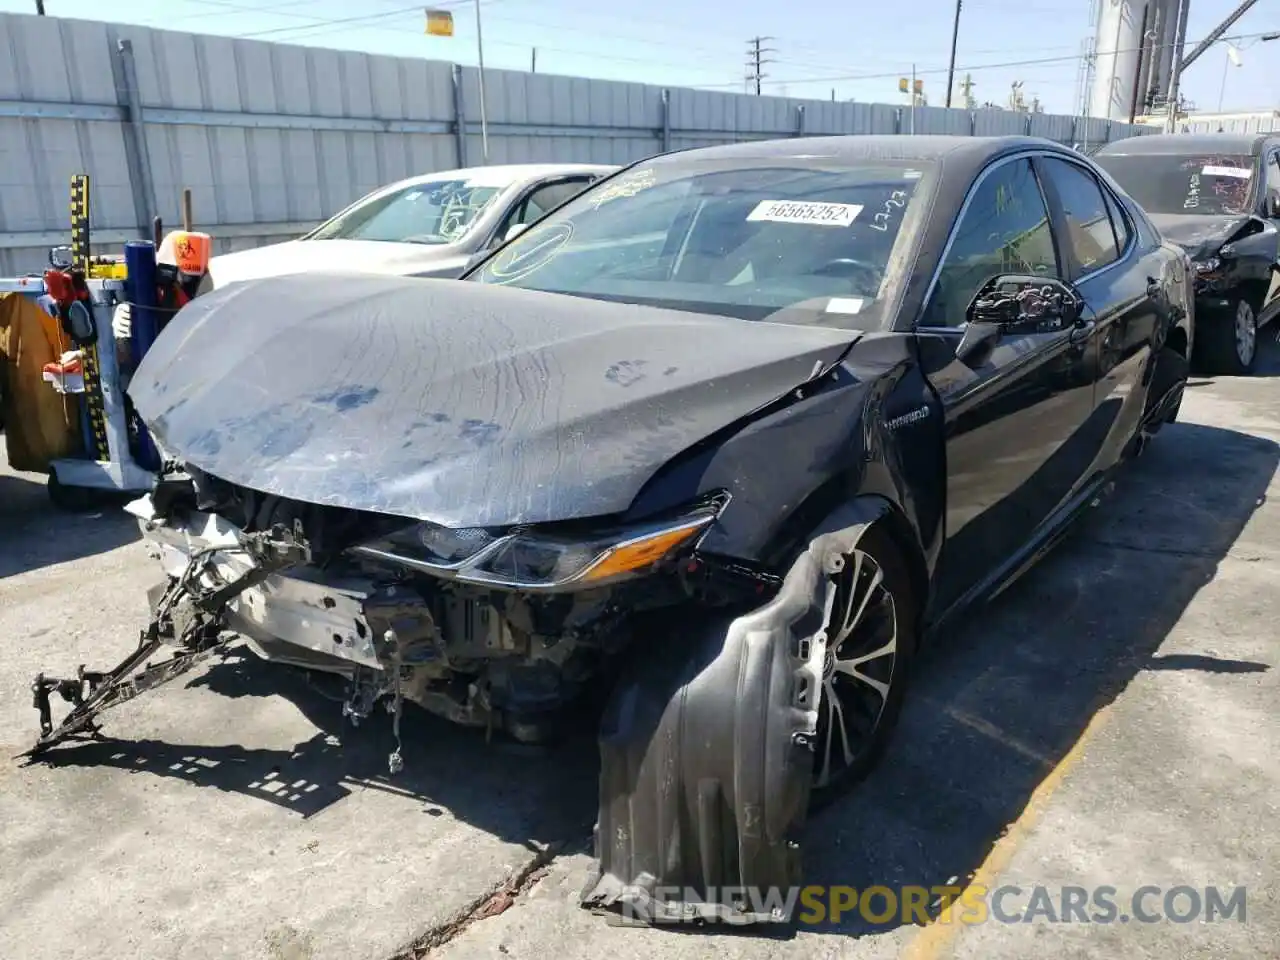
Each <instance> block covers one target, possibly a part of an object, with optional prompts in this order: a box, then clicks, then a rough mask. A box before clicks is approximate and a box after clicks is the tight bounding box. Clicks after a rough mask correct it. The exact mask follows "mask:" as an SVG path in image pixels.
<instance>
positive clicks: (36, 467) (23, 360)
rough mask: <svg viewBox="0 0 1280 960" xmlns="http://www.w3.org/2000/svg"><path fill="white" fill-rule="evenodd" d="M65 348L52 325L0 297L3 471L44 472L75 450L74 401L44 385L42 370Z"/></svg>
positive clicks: (34, 309)
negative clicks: (5, 458)
mask: <svg viewBox="0 0 1280 960" xmlns="http://www.w3.org/2000/svg"><path fill="white" fill-rule="evenodd" d="M67 349H69V347H68V346H67V338H66V335H65V334H63V332H62V330H61V329H60V328H59V326H58V321H57V320H55V319H54V318H53V317H51V316H49V315H48V314H47V313H45V312H44V311H43V310H41V309H40V308H39V307H38V306H36V303H35V301H34V300H32V299H31V298H30V297H25V296H23V295H22V294H18V293H10V294H3V293H0V396H2V397H3V401H0V402H3V403H4V408H5V409H4V438H5V446H6V448H7V452H8V454H9V466H10V467H12V468H13V469H15V470H29V471H31V472H33V473H48V472H49V462H50V461H51V460H57V459H59V458H61V457H67V456H75V455H76V454H77V453H78V452H79V450H80V446H81V438H80V417H79V413H78V409H79V407H78V401H77V398H76V397H74V396H63V395H62V394H60V393H58V392H57V391H55V390H54V389H53V385H52V384H49V383H45V381H44V376H43V374H44V365H45V364H46V363H53V362H54V361H55V360H57V359H58V358H59V357H60V356H62V352H63V351H64V350H67Z"/></svg>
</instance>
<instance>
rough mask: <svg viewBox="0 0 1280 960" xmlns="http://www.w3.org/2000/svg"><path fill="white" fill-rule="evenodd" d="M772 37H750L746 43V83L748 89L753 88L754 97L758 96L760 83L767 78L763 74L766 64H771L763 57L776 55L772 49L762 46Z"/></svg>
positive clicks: (770, 61) (775, 51)
mask: <svg viewBox="0 0 1280 960" xmlns="http://www.w3.org/2000/svg"><path fill="white" fill-rule="evenodd" d="M773 39H774V38H773V37H752V38H751V39H750V40H748V41H747V71H748V72H747V83H748V85H749V88H750V87H754V88H755V93H756V96H757V97H758V96H760V81H761V80H763V79H764V78H765V77H767V76H768V74H767V73H764V72H763V69H762V68H763V67H764V65H765V64H766V63H773V61H772V60H769V59H767V58H766V57H765V54H766V53H777V52H778V51H777V50H775V49H773V47H766V46H765V45H764V44H765V42H766V41H768V40H773Z"/></svg>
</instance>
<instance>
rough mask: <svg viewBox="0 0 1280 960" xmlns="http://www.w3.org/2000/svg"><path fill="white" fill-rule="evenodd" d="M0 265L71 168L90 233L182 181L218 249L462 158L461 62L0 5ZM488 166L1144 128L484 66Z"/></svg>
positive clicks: (49, 205) (42, 239) (57, 225)
mask: <svg viewBox="0 0 1280 960" xmlns="http://www.w3.org/2000/svg"><path fill="white" fill-rule="evenodd" d="M0 50H5V51H9V52H10V54H11V55H10V56H5V57H0V276H13V275H15V274H20V273H24V272H27V271H35V270H40V269H42V268H43V267H44V265H45V263H46V257H47V251H48V248H49V247H50V246H53V245H56V244H61V243H66V242H68V227H69V222H68V216H69V215H68V190H69V182H70V178H71V176H72V175H73V174H76V173H88V174H89V176H90V178H91V194H92V196H91V213H92V237H93V240H94V246H95V248H98V249H101V250H103V251H104V252H118V251H119V247H120V244H122V243H123V242H124V241H125V240H128V239H132V238H135V237H139V236H149V235H150V228H149V223H150V219H151V217H152V216H153V215H154V214H157V213H158V214H159V215H160V216H161V217H163V218H164V221H165V223H166V225H167V226H173V225H177V224H178V223H179V221H180V212H179V206H180V195H181V191H182V189H183V188H184V187H190V188H191V190H192V194H193V205H194V209H195V218H196V221H197V225H198V226H199V227H200V228H202V229H206V230H208V231H209V232H211V233H213V234H214V236H215V237H216V238H217V250H218V252H224V251H226V250H234V249H240V248H244V247H249V246H257V245H259V244H262V243H271V242H274V241H279V240H284V239H288V238H289V237H292V236H297V235H298V234H300V233H302V232H304V231H305V230H307V229H309V228H310V227H311V226H314V225H315V224H316V223H317V222H319V221H320V220H322V219H324V218H326V217H327V216H329V215H331V214H332V213H334V212H336V211H337V210H338V209H340V208H341V207H343V206H345V205H346V204H348V203H350V202H351V201H352V200H355V199H356V198H357V197H359V196H361V195H362V194H364V193H367V192H368V191H370V190H372V189H374V188H375V187H378V186H380V185H382V184H385V183H388V182H391V181H393V180H396V179H399V178H401V177H405V176H410V175H414V174H420V173H430V172H433V171H436V170H444V169H450V168H453V167H459V166H467V165H479V164H480V163H482V161H483V157H482V137H481V127H480V120H479V117H480V111H479V76H478V71H477V70H476V69H475V68H472V67H461V66H457V65H455V64H451V63H446V62H441V61H435V60H417V59H408V58H401V57H385V56H373V55H370V54H365V53H355V52H344V51H335V50H326V49H319V48H314V47H304V46H294V45H289V44H280V43H265V42H262V41H258V40H235V39H230V38H226V37H215V36H208V35H202V34H192V33H178V32H174V31H168V30H154V29H150V28H147V27H135V26H129V25H125V24H112V23H99V22H96V21H87V20H67V19H61V18H58V17H38V16H34V15H26V14H0ZM485 106H486V114H487V128H488V148H489V150H488V152H489V162H490V163H519V162H529V161H587V162H600V163H628V162H631V161H635V160H639V159H642V158H644V157H646V156H650V155H652V154H655V153H660V152H664V151H666V150H678V149H683V148H687V147H696V146H703V145H711V144H719V143H733V142H738V141H743V140H753V139H773V138H777V137H795V136H815V135H825V134H856V133H863V134H866V133H897V134H910V133H913V132H914V133H920V134H924V133H951V134H963V135H978V136H991V135H999V134H1031V135H1035V136H1044V137H1048V138H1050V139H1053V140H1056V141H1059V142H1062V143H1068V144H1077V143H1079V144H1084V145H1086V146H1096V145H1097V144H1098V143H1100V142H1105V141H1108V140H1114V139H1118V138H1121V137H1128V136H1134V135H1138V134H1142V133H1150V132H1153V130H1152V129H1151V128H1145V127H1136V126H1130V125H1127V124H1119V123H1113V122H1110V121H1107V120H1099V119H1084V118H1079V117H1068V116H1052V115H1046V114H1018V113H1012V112H1007V111H1000V110H979V111H975V112H969V111H965V110H955V109H952V110H947V109H944V108H940V107H923V108H918V109H916V110H914V111H912V110H911V109H909V108H907V107H901V106H893V105H888V104H864V103H834V102H829V101H824V100H800V99H795V98H788V97H756V96H750V95H746V94H736V93H718V92H709V91H703V90H692V89H678V88H673V89H664V88H662V87H659V86H653V85H647V84H640V83H617V82H612V81H606V80H587V79H583V78H579V77H559V76H551V75H546V74H530V73H523V72H519V71H511V70H486V71H485Z"/></svg>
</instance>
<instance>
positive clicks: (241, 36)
mask: <svg viewBox="0 0 1280 960" xmlns="http://www.w3.org/2000/svg"><path fill="white" fill-rule="evenodd" d="M205 2H208V0H205ZM421 12H422V7H421V6H412V7H400V8H398V9H396V10H385V11H383V12H382V13H365V14H361V15H360V16H358V17H340V18H338V19H336V20H335V19H331V18H327V17H316V18H314V19H315V20H316V23H315V26H317V27H320V26H324V27H336V26H344V25H346V24H350V23H367V22H369V21H373V20H387V19H390V18H391V17H401V16H404V15H405V14H406V13H421ZM289 16H305V14H289ZM308 19H312V18H308ZM307 29H309V28H308V27H306V26H301V27H274V28H272V29H270V30H254V31H251V32H250V33H238V34H236V39H238V40H248V39H251V38H253V37H266V36H271V35H272V34H276V33H290V32H292V31H294V30H307Z"/></svg>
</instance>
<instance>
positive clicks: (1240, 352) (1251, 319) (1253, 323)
mask: <svg viewBox="0 0 1280 960" xmlns="http://www.w3.org/2000/svg"><path fill="white" fill-rule="evenodd" d="M1198 333H1199V336H1200V344H1199V346H1200V347H1201V349H1200V350H1199V351H1197V352H1199V353H1200V354H1201V361H1202V364H1203V365H1204V367H1205V368H1206V372H1207V373H1211V374H1221V375H1223V376H1228V377H1243V376H1248V375H1249V374H1250V373H1252V372H1253V367H1254V362H1255V361H1256V360H1257V358H1258V317H1257V314H1256V313H1255V312H1254V309H1253V304H1251V303H1250V302H1249V300H1248V298H1246V297H1237V298H1236V299H1235V300H1234V301H1233V302H1232V305H1231V309H1230V312H1229V313H1228V314H1226V315H1225V316H1222V317H1213V318H1212V319H1210V320H1209V321H1208V322H1207V323H1205V325H1204V328H1203V330H1202V331H1198Z"/></svg>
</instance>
